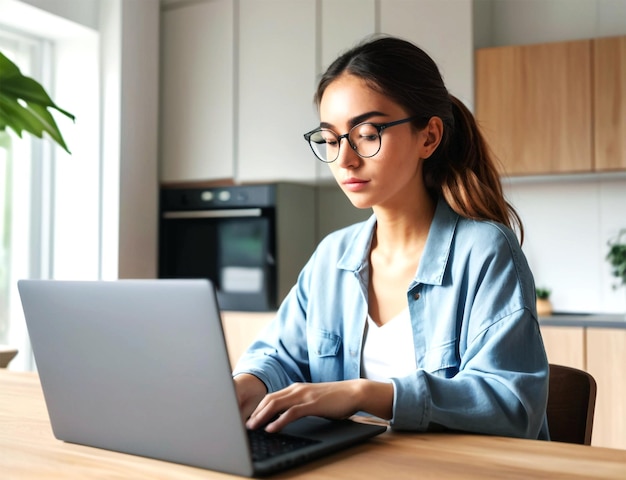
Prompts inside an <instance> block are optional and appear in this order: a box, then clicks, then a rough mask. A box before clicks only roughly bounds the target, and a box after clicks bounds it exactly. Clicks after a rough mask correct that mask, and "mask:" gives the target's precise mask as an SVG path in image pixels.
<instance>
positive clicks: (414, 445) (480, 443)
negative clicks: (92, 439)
mask: <svg viewBox="0 0 626 480" xmlns="http://www.w3.org/2000/svg"><path fill="white" fill-rule="evenodd" d="M0 477H2V478H3V479H18V478H19V479H38V480H40V479H47V478H64V479H71V478H81V479H84V478H120V479H121V478H133V479H139V478H141V479H144V478H150V479H166V478H167V479H172V478H176V479H196V478H197V479H199V478H203V479H207V478H209V479H212V478H234V477H232V476H231V475H225V474H222V473H217V472H212V471H210V470H203V469H199V468H193V467H187V466H184V465H177V464H172V463H167V462H162V461H158V460H152V459H148V458H142V457H136V456H132V455H126V454H121V453H116V452H110V451H106V450H100V449H96V448H90V447H85V446H81V445H73V444H69V443H64V442H61V441H59V440H56V439H55V438H54V437H53V435H52V431H51V429H50V422H49V420H48V415H47V411H46V407H45V403H44V399H43V395H42V392H41V386H40V384H39V379H38V377H37V375H36V374H34V373H25V372H11V371H7V370H0ZM271 478H276V479H279V478H280V479H284V478H290V479H315V480H324V479H333V480H336V479H346V480H347V479H350V480H352V479H369V478H377V479H378V478H392V479H405V478H407V479H408V478H410V479H414V478H438V479H439V478H463V479H471V478H481V479H484V478H507V479H511V478H520V479H521V478H524V479H528V478H533V479H535V478H568V479H575V478H580V479H583V478H584V479H589V478H594V479H601V478H612V479H621V480H624V479H626V450H615V449H608V448H598V447H587V446H582V445H570V444H565V443H556V442H543V441H533V440H519V439H512V438H502V437H489V436H481V435H458V434H416V433H397V432H388V433H384V434H382V435H380V436H378V437H376V438H375V439H373V440H370V441H368V442H366V443H364V444H362V445H359V446H356V447H354V448H351V449H349V450H346V451H344V452H341V453H338V454H335V455H332V456H330V457H328V458H326V459H323V460H319V461H315V462H312V463H310V464H308V465H305V466H303V467H300V468H297V469H293V470H289V471H287V472H285V473H282V474H279V475H275V476H272V477H271Z"/></svg>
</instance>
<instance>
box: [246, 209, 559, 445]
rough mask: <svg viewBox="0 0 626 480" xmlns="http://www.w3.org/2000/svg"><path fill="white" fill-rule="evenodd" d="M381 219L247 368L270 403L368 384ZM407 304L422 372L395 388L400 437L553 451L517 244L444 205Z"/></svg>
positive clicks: (289, 308) (294, 303)
mask: <svg viewBox="0 0 626 480" xmlns="http://www.w3.org/2000/svg"><path fill="white" fill-rule="evenodd" d="M375 226H376V218H375V216H372V217H371V218H370V219H369V220H367V221H366V222H363V223H359V224H356V225H353V226H350V227H347V228H345V229H342V230H339V231H337V232H334V233H332V234H330V235H329V236H328V237H326V238H325V239H324V240H323V241H322V242H321V243H320V244H319V246H318V248H317V249H316V251H315V253H314V254H313V256H312V257H311V259H310V260H309V262H308V263H307V265H306V266H305V267H304V269H303V270H302V272H301V273H300V275H299V278H298V282H297V284H296V285H295V286H294V287H293V289H292V290H291V292H290V293H289V295H288V296H287V297H286V298H285V300H284V302H283V303H282V305H281V307H280V308H279V310H278V312H277V316H276V318H275V319H274V320H273V321H272V322H271V323H270V324H269V325H268V326H267V327H266V328H265V329H264V330H263V331H262V332H261V334H260V336H259V337H258V339H257V340H256V341H255V342H254V343H253V344H252V345H251V347H250V348H249V350H248V351H247V352H246V353H245V354H244V355H243V356H242V358H241V359H240V361H239V362H238V364H237V366H236V368H235V371H234V375H237V374H239V373H251V374H253V375H255V376H257V377H258V378H259V379H261V380H262V381H263V382H264V383H265V385H266V386H267V388H268V391H270V392H272V391H276V390H279V389H282V388H284V387H286V386H288V385H289V384H291V383H293V382H330V381H337V380H345V379H356V378H359V377H360V373H361V372H360V366H361V346H362V343H363V333H364V328H365V322H366V318H367V313H368V302H367V297H368V275H369V263H368V262H369V260H368V258H369V251H370V245H371V241H372V236H373V232H374V229H375ZM407 300H408V304H409V311H410V314H411V324H412V327H413V340H414V345H415V359H416V362H417V366H418V368H417V370H415V372H413V373H412V374H410V375H407V376H405V377H401V378H393V379H391V380H392V382H393V384H394V401H393V418H392V421H391V426H392V428H395V429H403V430H414V431H427V430H440V429H441V428H442V427H443V428H444V429H452V430H461V431H470V432H477V433H484V434H493V435H503V436H511V437H525V438H535V439H536V438H540V439H548V438H549V435H548V429H547V422H546V418H545V411H546V403H547V396H548V371H549V370H548V361H547V359H546V354H545V350H544V347H543V342H542V339H541V334H540V331H539V325H538V323H537V315H536V309H535V287H534V281H533V277H532V274H531V272H530V269H529V267H528V264H527V263H526V259H525V257H524V254H523V253H522V250H521V248H520V246H519V243H518V241H517V238H516V237H515V234H514V233H513V232H512V231H511V230H509V229H508V228H506V227H504V226H503V225H500V224H497V223H494V222H488V221H475V220H470V219H467V218H463V217H460V216H459V215H457V214H456V213H454V212H453V211H452V210H451V209H450V207H449V206H448V205H447V204H446V203H445V201H443V200H439V202H438V205H437V208H436V212H435V216H434V219H433V222H432V224H431V227H430V232H429V234H428V240H427V242H426V246H425V249H424V252H423V255H422V258H421V260H420V263H419V267H418V270H417V273H416V275H415V278H414V279H413V281H412V282H411V284H410V285H409V286H408V290H407Z"/></svg>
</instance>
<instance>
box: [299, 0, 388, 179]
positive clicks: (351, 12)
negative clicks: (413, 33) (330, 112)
mask: <svg viewBox="0 0 626 480" xmlns="http://www.w3.org/2000/svg"><path fill="white" fill-rule="evenodd" d="M321 5H322V7H321V8H322V12H321V15H320V18H321V29H320V31H321V39H320V48H321V52H320V55H319V58H320V59H321V65H319V68H318V73H319V75H321V74H322V73H324V71H325V70H326V69H327V68H328V67H329V66H330V64H331V63H332V62H333V60H335V58H337V56H339V55H340V54H341V53H343V52H345V51H346V50H349V49H350V48H352V47H354V46H355V45H357V44H358V43H359V42H361V41H362V40H363V39H365V38H366V37H368V36H370V35H372V34H373V33H375V32H376V8H375V0H322V4H321ZM318 78H319V77H318ZM315 86H316V87H317V84H316V85H315ZM316 125H319V119H318V118H316V120H315V123H314V124H313V125H312V126H311V129H313V128H314V127H315V126H316ZM337 133H343V132H337ZM311 158H315V157H313V153H312V152H311ZM316 162H317V163H316V165H317V178H318V179H320V180H328V179H332V178H333V175H332V173H331V172H330V168H329V167H328V165H326V164H324V163H322V162H320V161H319V160H316Z"/></svg>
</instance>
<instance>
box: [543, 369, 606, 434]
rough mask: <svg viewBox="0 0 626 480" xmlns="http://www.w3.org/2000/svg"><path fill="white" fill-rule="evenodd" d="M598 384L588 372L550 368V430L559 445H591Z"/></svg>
mask: <svg viewBox="0 0 626 480" xmlns="http://www.w3.org/2000/svg"><path fill="white" fill-rule="evenodd" d="M595 406H596V381H595V380H594V378H593V377H592V376H591V375H590V374H589V373H587V372H584V371H582V370H579V369H576V368H572V367H565V366H563V365H555V364H550V389H549V394H548V408H547V417H548V428H549V429H550V438H551V439H552V440H553V441H556V442H567V443H578V444H581V445H590V444H591V433H592V429H593V415H594V410H595Z"/></svg>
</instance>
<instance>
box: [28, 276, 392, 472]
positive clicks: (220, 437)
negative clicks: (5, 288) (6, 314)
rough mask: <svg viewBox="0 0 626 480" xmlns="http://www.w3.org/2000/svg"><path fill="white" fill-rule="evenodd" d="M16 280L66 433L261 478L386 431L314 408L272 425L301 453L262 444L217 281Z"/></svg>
mask: <svg viewBox="0 0 626 480" xmlns="http://www.w3.org/2000/svg"><path fill="white" fill-rule="evenodd" d="M18 288H19V292H20V296H21V299H22V306H23V308H24V314H25V318H26V324H27V327H28V332H29V335H30V339H31V343H32V347H33V352H34V355H35V361H36V363H37V369H38V371H39V377H40V380H41V385H42V388H43V392H44V397H45V400H46V405H47V408H48V414H49V416H50V422H51V425H52V429H53V432H54V435H55V437H56V438H58V439H60V440H64V441H67V442H72V443H78V444H83V445H89V446H93V447H98V448H104V449H107V450H115V451H119V452H125V453H130V454H134V455H141V456H145V457H152V458H157V459H161V460H166V461H171V462H175V463H181V464H186V465H192V466H196V467H201V468H207V469H211V470H218V471H223V472H227V473H232V474H237V475H244V476H260V475H268V474H271V473H274V472H277V471H280V470H283V469H285V468H288V467H292V466H297V465H299V464H301V463H303V462H306V461H309V460H312V459H314V458H318V457H320V456H323V455H326V454H329V453H332V452H336V451H337V450H339V449H342V448H345V447H348V446H350V445H353V444H355V443H357V442H360V441H364V440H366V439H367V438H370V437H372V436H374V435H377V434H379V433H382V432H384V431H385V430H386V427H384V426H380V425H369V424H364V423H357V422H352V421H349V420H346V421H330V420H326V419H321V418H317V417H308V418H305V419H301V420H299V421H297V422H294V423H293V424H291V425H289V426H288V427H287V428H286V429H284V430H283V431H282V432H281V434H280V435H282V436H284V437H280V436H276V435H271V434H267V435H268V436H269V437H270V439H269V442H271V443H272V444H282V443H285V442H284V440H288V441H287V442H286V443H288V444H291V443H292V441H294V442H293V443H295V445H294V446H291V447H290V448H292V450H291V451H289V452H286V453H272V452H271V451H270V453H267V454H265V456H263V455H261V454H258V453H253V451H252V449H251V442H252V440H251V439H250V438H249V436H250V432H248V431H247V430H246V429H245V427H244V423H243V421H242V419H241V415H240V413H239V409H238V406H237V401H236V396H235V390H234V386H233V381H232V377H231V370H230V364H229V360H228V353H227V350H226V345H225V342H224V334H223V331H222V325H221V321H220V314H219V310H218V307H217V302H216V296H215V290H214V286H213V285H212V284H211V283H210V282H209V281H208V280H119V281H110V282H108V281H98V282H96V281H93V282H90V281H85V282H76V281H52V280H48V281H46V280H20V281H19V282H18ZM257 433H258V431H257ZM260 441H262V442H266V441H268V439H267V438H264V439H261V440H260ZM254 442H256V440H254ZM266 448H269V447H266Z"/></svg>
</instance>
